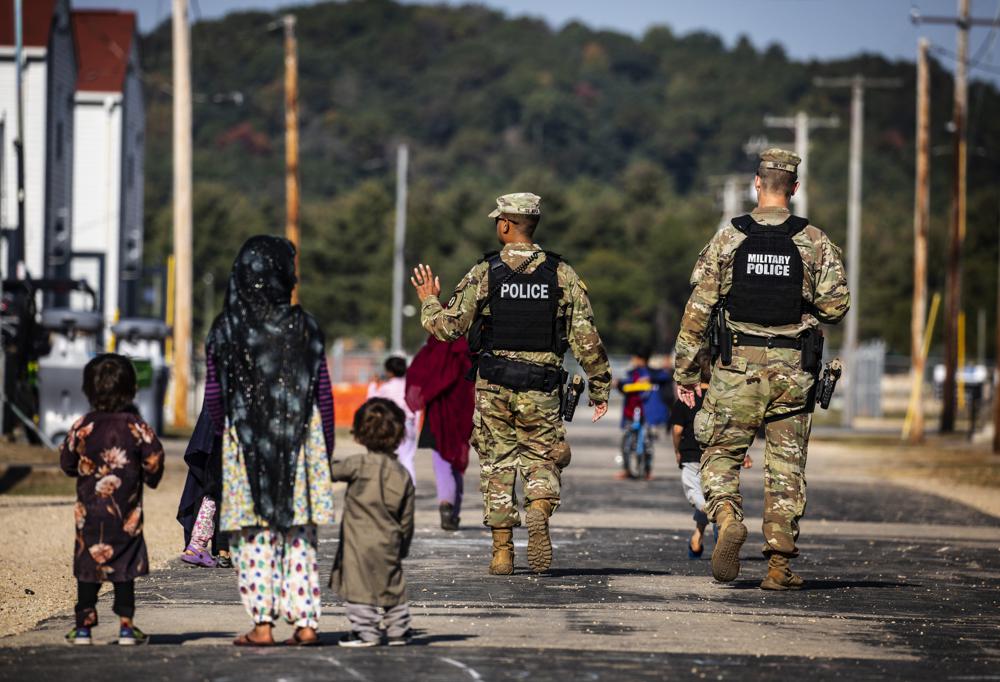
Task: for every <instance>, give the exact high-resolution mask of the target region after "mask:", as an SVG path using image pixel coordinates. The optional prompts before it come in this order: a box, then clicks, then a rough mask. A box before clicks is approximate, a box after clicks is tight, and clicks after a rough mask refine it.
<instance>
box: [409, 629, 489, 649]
mask: <svg viewBox="0 0 1000 682" xmlns="http://www.w3.org/2000/svg"><path fill="white" fill-rule="evenodd" d="M476 637H477V635H430V636H424V635H423V634H422V633H421V631H420V630H416V631H414V633H413V641H412V642H410V645H411V646H426V645H428V644H434V643H435V642H464V641H466V640H469V639H476Z"/></svg>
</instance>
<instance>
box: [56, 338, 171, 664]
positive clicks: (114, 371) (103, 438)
mask: <svg viewBox="0 0 1000 682" xmlns="http://www.w3.org/2000/svg"><path fill="white" fill-rule="evenodd" d="M83 392H84V394H86V396H87V400H89V401H90V407H91V411H90V412H89V413H87V414H85V415H84V416H82V417H81V418H80V419H79V420H77V422H76V423H75V424H74V425H73V427H72V428H71V429H70V431H69V434H67V436H66V440H65V441H64V442H63V444H62V447H61V448H60V451H59V460H60V466H61V467H62V470H63V471H64V472H66V474H67V475H69V476H73V477H75V478H76V479H77V483H76V507H75V509H74V515H75V517H76V552H75V555H74V559H73V574H74V575H75V576H76V580H77V603H76V627H75V628H73V630H71V631H70V632H69V634H68V635H66V639H67V641H69V642H70V643H71V644H90V643H91V642H92V640H91V633H90V630H91V628H92V627H94V626H96V625H97V593H98V591H99V590H100V588H101V583H103V582H105V581H110V582H111V583H113V584H114V586H115V601H114V606H113V607H112V610H113V611H114V612H115V613H116V614H117V615H118V616H119V617H120V619H121V624H120V628H119V636H118V643H119V644H123V645H131V644H142V643H144V642H145V641H146V640H147V637H146V635H145V634H143V632H142V631H141V630H140V629H139V628H137V627H136V626H135V624H134V623H133V622H132V617H133V616H134V615H135V578H136V577H137V576H141V575H146V574H147V573H148V572H149V559H148V557H147V556H146V543H145V541H144V540H143V537H142V488H143V484H146V485H148V486H149V487H151V488H155V487H156V485H157V483H159V482H160V477H162V476H163V447H162V446H161V445H160V441H159V440H157V438H156V434H154V433H153V430H152V429H151V428H149V425H147V424H146V422H144V421H143V420H142V417H140V416H139V413H138V410H137V409H136V407H135V405H134V404H133V401H134V400H135V392H136V376H135V368H134V367H133V366H132V363H131V361H129V360H128V358H126V357H124V356H122V355H117V354H115V353H106V354H103V355H98V356H97V357H95V358H94V359H93V360H91V361H90V362H88V363H87V366H86V367H84V369H83Z"/></svg>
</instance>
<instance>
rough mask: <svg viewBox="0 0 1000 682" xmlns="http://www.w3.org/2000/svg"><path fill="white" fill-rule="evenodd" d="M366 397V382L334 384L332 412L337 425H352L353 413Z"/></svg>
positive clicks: (348, 426)
mask: <svg viewBox="0 0 1000 682" xmlns="http://www.w3.org/2000/svg"><path fill="white" fill-rule="evenodd" d="M367 398H368V384H334V385H333V413H334V416H335V419H334V422H335V423H336V425H337V426H338V427H347V428H350V427H351V426H353V425H354V413H355V412H357V411H358V408H359V407H361V406H362V405H363V404H364V402H365V400H366V399H367Z"/></svg>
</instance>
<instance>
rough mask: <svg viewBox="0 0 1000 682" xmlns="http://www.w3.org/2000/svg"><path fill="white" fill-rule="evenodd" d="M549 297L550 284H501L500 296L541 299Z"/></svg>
mask: <svg viewBox="0 0 1000 682" xmlns="http://www.w3.org/2000/svg"><path fill="white" fill-rule="evenodd" d="M548 297H549V285H548V284H515V283H507V284H501V285H500V298H527V299H535V300H541V299H547V298H548Z"/></svg>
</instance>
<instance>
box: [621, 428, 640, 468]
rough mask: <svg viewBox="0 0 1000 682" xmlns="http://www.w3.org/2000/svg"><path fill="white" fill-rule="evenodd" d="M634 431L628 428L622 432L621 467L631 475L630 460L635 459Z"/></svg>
mask: <svg viewBox="0 0 1000 682" xmlns="http://www.w3.org/2000/svg"><path fill="white" fill-rule="evenodd" d="M635 436H636V434H635V431H633V430H632V429H629V430H628V431H626V432H625V433H623V434H622V451H621V458H622V468H623V469H624V470H625V471H626V472H627V473H629V474H630V475H631V461H632V460H633V459H635V456H634V453H635Z"/></svg>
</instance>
